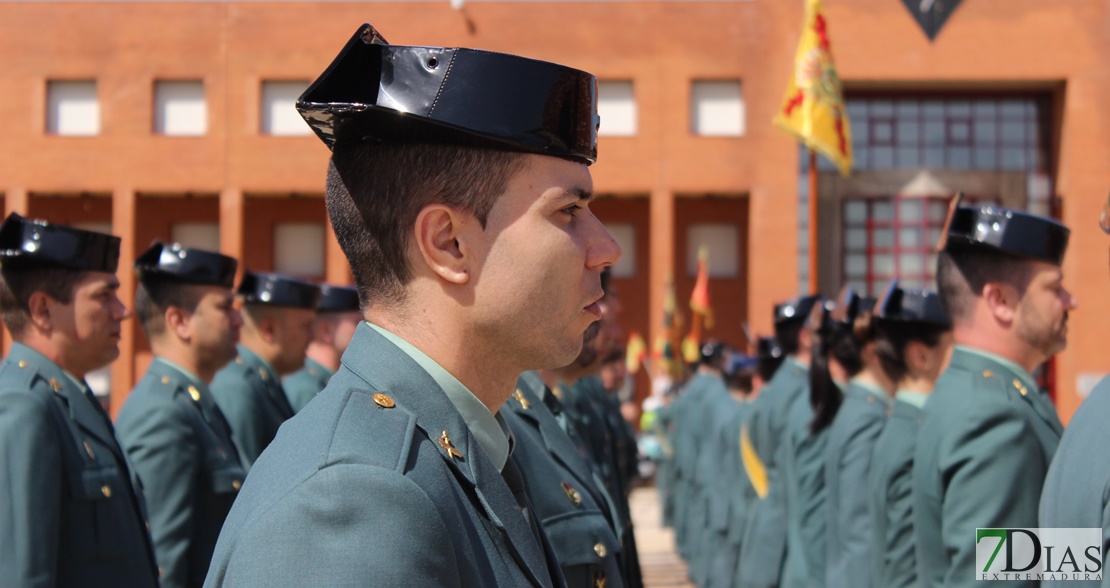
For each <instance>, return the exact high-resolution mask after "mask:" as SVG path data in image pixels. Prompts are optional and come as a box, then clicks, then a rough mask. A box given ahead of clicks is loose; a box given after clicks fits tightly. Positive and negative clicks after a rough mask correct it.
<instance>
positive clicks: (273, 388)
mask: <svg viewBox="0 0 1110 588" xmlns="http://www.w3.org/2000/svg"><path fill="white" fill-rule="evenodd" d="M239 356H240V357H242V358H243V361H245V362H247V364H248V367H250V368H251V369H252V370H254V371H255V372H257V373H258V376H259V378H261V379H262V389H263V390H265V393H266V394H265V395H266V397H267V398H268V399H269V400H270V402H271V403H273V405H274V408H275V409H277V411H278V414H280V415H281V418H283V419H287V420H288V419H291V418H293V407H292V405H290V404H289V399H288V398H286V397H285V390H284V389H283V388H282V387H281V381H280V380H279V379H278V376H277V374H275V373H274V372H273V370H271V369H270V366H268V365H266V362H265V361H263V360H262V358H261V357H259V356H258V355H257V354H255V353H254V352H253V351H251V350H250V349H248V348H246V347H244V346H242V345H240V346H239Z"/></svg>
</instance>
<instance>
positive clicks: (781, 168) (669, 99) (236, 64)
mask: <svg viewBox="0 0 1110 588" xmlns="http://www.w3.org/2000/svg"><path fill="white" fill-rule="evenodd" d="M802 5H803V2H801V0H750V1H743V0H722V1H714V2H692V1H660V2H632V1H629V2H624V1H619V2H618V1H582V2H565V1H546V2H545V1H504V2H484V1H470V2H465V3H464V4H462V6H461V7H459V8H454V7H452V6H451V4H450V3H449V2H447V1H446V0H444V1H442V2H439V1H437V2H423V1H411V2H402V1H398V2H363V3H354V2H300V3H298V2H269V1H265V2H162V1H156V2H73V3H66V2H52V1H39V2H0V32H2V35H0V63H3V64H4V67H3V68H0V120H2V121H3V125H2V128H3V129H4V133H3V134H2V135H0V193H2V195H3V206H4V209H5V210H6V211H19V212H22V213H25V214H29V215H32V216H38V217H43V218H47V219H49V220H52V221H56V222H68V223H79V224H84V225H86V226H91V227H94V228H100V229H108V228H110V229H111V230H112V231H113V232H114V233H116V234H118V235H120V236H122V237H123V239H124V241H123V250H122V258H123V259H121V267H127V266H128V265H129V264H130V262H131V260H132V259H133V257H134V255H135V254H136V253H138V252H139V251H141V250H142V249H143V248H145V246H146V245H147V244H148V243H149V242H150V241H151V240H152V239H154V238H161V239H179V240H184V241H187V242H189V243H192V244H194V245H207V246H210V247H219V248H220V249H221V250H222V251H224V252H225V253H228V254H231V255H235V256H237V257H239V258H240V259H242V260H243V261H244V265H245V266H246V267H250V268H252V269H257V270H271V269H273V270H279V271H287V272H290V273H296V274H299V275H302V276H305V277H309V278H314V279H327V280H329V281H335V282H344V281H347V280H348V279H349V273H348V270H347V267H346V262H345V260H344V258H343V256H342V254H341V253H340V252H339V250H338V248H337V246H336V245H335V243H334V241H333V239H332V238H331V237H330V235H329V234H328V229H327V227H326V218H325V214H324V210H323V206H322V199H321V197H322V190H323V179H324V170H325V164H326V158H327V150H326V149H325V148H324V147H323V145H322V144H320V142H319V141H318V140H316V139H315V138H314V137H312V136H310V135H308V134H307V127H302V126H298V125H299V124H300V123H299V122H298V121H297V120H296V119H295V118H291V114H292V113H291V112H290V111H291V107H290V104H291V100H292V99H293V98H294V97H295V96H296V94H297V92H298V91H299V89H301V88H303V87H304V85H305V84H306V83H307V82H308V81H310V80H311V79H313V78H314V77H315V76H316V75H317V74H319V73H320V72H321V71H322V70H323V68H324V67H325V66H326V65H327V64H328V63H329V62H330V60H331V58H332V57H333V56H334V55H335V54H336V52H337V51H338V49H339V48H340V47H341V46H342V44H343V42H344V41H345V40H346V39H347V38H348V37H349V36H350V34H351V33H352V32H353V31H354V30H355V29H356V28H357V26H358V25H359V24H361V23H363V22H372V23H373V24H374V25H375V26H377V27H378V28H379V29H380V30H381V31H382V32H383V33H384V34H385V36H386V37H387V38H388V39H389V40H390V41H391V42H393V43H398V44H428V45H448V46H469V47H479V48H485V49H490V50H495V51H506V52H512V53H519V54H523V55H527V56H531V57H536V58H540V59H546V60H551V61H557V62H560V63H564V64H568V65H572V66H575V67H579V68H582V69H585V70H588V71H591V72H593V73H595V74H596V75H597V76H598V78H599V79H600V80H601V81H602V85H601V98H602V116H603V123H602V130H603V137H602V139H601V143H600V159H599V161H598V163H597V164H596V165H594V166H593V167H592V171H593V173H594V179H595V187H596V190H597V192H598V193H599V194H600V195H602V197H601V198H600V199H599V200H598V201H597V203H596V205H595V206H594V208H595V210H596V211H597V214H598V215H599V216H600V217H601V218H602V219H603V220H604V221H606V223H607V224H609V225H610V226H611V228H612V229H613V232H614V234H616V235H617V236H618V238H619V239H620V240H621V242H622V245H623V246H624V248H625V250H626V256H627V257H626V260H625V261H624V262H623V264H622V265H621V266H620V268H618V272H617V276H618V278H617V281H616V283H617V285H618V286H619V288H620V292H621V296H622V300H623V306H624V315H623V317H622V321H623V322H624V324H625V326H626V328H627V329H629V330H637V331H639V332H641V333H645V334H646V335H648V337H649V340H650V339H651V337H652V336H653V335H654V334H656V333H657V331H658V329H659V325H660V319H661V315H662V311H663V289H664V288H663V287H664V284H665V283H666V281H667V279H668V276H671V275H673V276H674V279H675V282H676V286H677V292H678V299H679V301H680V304H681V305H682V306H683V307H685V301H686V300H687V299H688V296H689V293H690V290H691V288H692V286H693V272H692V269H693V260H694V259H695V256H696V249H697V247H698V245H700V244H708V245H709V246H710V253H711V260H710V261H711V266H712V270H713V276H714V277H713V279H712V281H711V296H712V300H713V306H714V311H715V314H716V319H717V320H716V326H715V327H714V328H713V329H712V330H710V331H709V334H710V335H712V336H716V337H719V338H721V339H723V340H725V341H728V342H730V343H732V344H734V345H743V343H744V337H743V334H742V333H743V325H745V324H747V325H749V326H750V328H751V330H752V332H754V333H768V332H769V331H770V308H771V304H772V303H773V302H774V301H776V300H780V299H783V298H787V297H790V296H794V295H796V294H797V293H798V292H799V287H800V285H804V284H806V283H807V281H808V277H807V275H806V267H807V265H808V264H807V259H806V244H807V243H806V240H807V231H806V226H807V222H808V219H807V218H806V217H807V214H806V206H805V202H806V200H805V199H806V197H807V194H805V191H806V187H805V181H804V178H805V176H804V173H805V171H804V169H803V165H802V164H803V162H804V157H800V151H799V149H798V147H797V145H796V143H795V142H794V141H793V140H792V139H790V138H789V137H787V136H786V135H784V134H782V133H781V132H779V131H777V130H775V129H774V128H773V127H772V126H771V124H770V120H771V118H772V116H773V114H774V112H775V111H776V109H777V108H778V106H779V102H780V100H781V98H782V92H783V90H784V89H785V86H786V82H787V78H788V76H789V73H790V70H791V67H792V61H793V57H794V50H795V45H796V43H797V39H798V34H799V30H800V26H801V19H802ZM826 8H827V16H828V20H829V23H830V35H831V41H832V47H833V50H834V53H835V56H836V60H837V65H838V67H839V70H840V74H841V77H842V78H843V80H844V82H845V86H846V89H847V92H848V99H849V105H850V113H851V116H852V119H853V120H852V123H853V135H854V143H855V147H856V150H857V153H858V154H859V156H858V161H857V166H856V173H855V174H854V175H853V176H852V177H851V178H848V179H841V178H839V177H837V176H836V175H835V174H833V173H832V172H831V168H829V169H824V168H822V169H823V171H822V174H821V188H820V190H819V199H820V200H819V205H820V219H821V220H820V222H819V223H818V228H819V243H820V245H821V246H820V248H819V251H820V253H819V256H820V257H819V267H820V270H819V282H820V288H821V290H822V291H824V292H825V293H835V291H836V290H837V289H838V288H839V286H840V284H841V283H843V282H845V281H848V282H851V283H853V284H855V285H857V286H859V287H861V288H863V289H872V288H873V287H874V285H875V284H879V283H882V282H885V281H886V280H887V279H888V278H889V277H891V276H893V275H901V276H902V277H903V278H905V279H908V280H910V281H914V280H919V281H920V282H921V283H927V282H928V280H929V279H930V273H929V266H930V261H931V260H930V258H929V252H928V250H929V245H930V243H931V241H932V239H933V237H934V236H935V232H936V231H937V229H938V221H937V220H936V213H935V212H933V213H931V212H930V211H933V210H935V209H936V208H937V207H938V206H940V204H939V202H940V201H939V200H937V198H936V197H940V196H943V195H944V193H947V192H948V191H952V190H964V191H965V192H967V193H968V194H970V195H971V196H973V197H975V198H978V199H982V200H985V201H997V202H1004V203H1006V204H1007V205H1010V206H1017V207H1021V208H1030V209H1032V210H1036V211H1039V212H1045V213H1053V214H1057V215H1059V216H1060V217H1061V218H1062V219H1063V220H1064V222H1066V223H1067V224H1068V225H1070V226H1071V227H1072V229H1073V234H1072V246H1071V251H1070V253H1069V255H1068V258H1067V262H1066V267H1065V271H1066V274H1067V276H1068V277H1067V281H1068V284H1069V285H1070V287H1071V288H1072V289H1073V290H1074V291H1075V292H1076V293H1077V294H1078V296H1079V298H1080V300H1081V301H1082V302H1083V306H1082V307H1081V308H1080V309H1079V310H1078V311H1077V313H1076V315H1075V316H1074V318H1075V319H1076V320H1074V321H1073V322H1072V325H1071V337H1070V339H1071V341H1070V346H1069V349H1068V350H1067V351H1066V352H1065V353H1063V354H1062V355H1061V356H1060V357H1059V358H1058V359H1057V361H1056V366H1055V368H1056V369H1055V371H1054V373H1053V374H1052V381H1053V384H1054V388H1055V391H1056V393H1057V404H1058V406H1059V408H1060V412H1061V415H1062V416H1063V418H1064V419H1067V418H1068V417H1069V416H1070V414H1071V413H1072V412H1073V411H1074V409H1075V407H1076V406H1077V405H1078V403H1079V402H1080V399H1081V392H1082V391H1083V390H1085V389H1087V388H1088V387H1089V385H1090V383H1091V381H1092V380H1093V379H1094V378H1097V377H1098V376H1099V375H1101V374H1102V373H1104V372H1106V371H1110V359H1107V358H1106V357H1105V354H1103V353H1102V352H1100V351H1098V349H1099V344H1100V340H1101V339H1103V338H1104V333H1106V332H1107V331H1108V329H1110V318H1107V317H1108V316H1110V314H1108V313H1107V312H1105V310H1104V309H1103V308H1101V307H1100V302H1099V301H1100V299H1101V298H1103V294H1104V292H1105V289H1106V287H1107V279H1108V276H1107V272H1106V270H1107V265H1106V250H1107V243H1106V240H1105V237H1104V236H1103V235H1102V234H1101V233H1100V232H1099V231H1098V229H1097V227H1096V224H1097V218H1098V214H1099V211H1100V208H1101V204H1102V202H1103V201H1104V198H1105V194H1106V189H1107V187H1108V186H1110V166H1107V165H1106V162H1107V161H1110V118H1108V116H1107V114H1106V108H1105V106H1104V105H1105V104H1107V103H1108V102H1110V69H1108V68H1107V67H1106V66H1105V63H1104V61H1103V59H1104V56H1106V55H1110V27H1108V26H1107V25H1108V23H1110V13H1108V11H1110V7H1108V6H1107V4H1106V3H1105V2H1103V1H1101V0H1071V1H1069V2H1042V1H1037V0H975V1H973V2H970V1H969V2H964V3H963V4H961V5H960V6H958V7H957V8H956V9H955V11H954V13H953V14H952V16H951V18H950V19H949V20H948V22H947V24H946V25H945V26H944V28H943V29H942V30H941V31H940V33H939V35H937V37H936V39H935V40H933V41H930V40H929V39H928V37H927V36H926V35H925V34H924V33H923V32H922V30H921V29H920V28H919V27H918V25H917V24H916V22H915V20H914V18H913V16H912V15H911V13H910V12H909V11H908V10H907V8H906V6H905V5H904V3H902V2H898V1H896V0H826ZM922 172H927V173H922ZM120 277H121V280H122V281H123V284H124V289H123V296H124V298H125V301H128V302H130V300H131V298H132V296H133V288H134V278H133V277H132V276H131V275H130V273H129V272H127V271H121V272H120ZM122 347H123V351H124V353H123V357H122V358H121V360H120V361H118V362H116V363H115V364H114V365H113V366H112V368H111V377H110V381H111V385H110V386H111V390H112V399H113V402H112V404H113V408H118V407H119V405H120V404H121V403H122V399H123V398H124V397H125V395H126V393H127V391H128V390H129V389H130V387H131V385H132V383H133V382H134V380H135V379H136V378H137V376H139V375H141V373H142V370H143V369H145V365H146V362H147V361H148V360H149V353H147V352H146V351H145V350H146V343H145V341H144V338H143V336H142V334H141V332H140V329H139V327H138V325H137V324H135V323H132V324H131V326H130V328H128V329H126V335H125V336H124V340H123V343H122Z"/></svg>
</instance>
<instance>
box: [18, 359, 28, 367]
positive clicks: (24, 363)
mask: <svg viewBox="0 0 1110 588" xmlns="http://www.w3.org/2000/svg"><path fill="white" fill-rule="evenodd" d="M19 367H21V368H24V367H27V362H25V361H23V360H22V359H21V360H19Z"/></svg>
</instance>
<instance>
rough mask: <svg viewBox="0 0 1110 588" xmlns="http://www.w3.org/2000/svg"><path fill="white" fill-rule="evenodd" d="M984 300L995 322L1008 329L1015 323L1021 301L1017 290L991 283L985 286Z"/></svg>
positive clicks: (998, 283) (1002, 284)
mask: <svg viewBox="0 0 1110 588" xmlns="http://www.w3.org/2000/svg"><path fill="white" fill-rule="evenodd" d="M982 298H983V301H985V302H986V303H987V308H988V309H989V310H990V313H991V316H993V317H994V320H996V321H998V322H999V323H1000V324H1002V325H1004V326H1007V327H1009V326H1010V325H1012V324H1013V323H1014V315H1015V314H1016V312H1017V307H1018V302H1020V299H1021V296H1019V295H1018V291H1017V289H1016V288H1014V287H1013V286H1011V285H1009V284H1005V283H1001V282H990V283H988V284H987V285H985V286H983V294H982Z"/></svg>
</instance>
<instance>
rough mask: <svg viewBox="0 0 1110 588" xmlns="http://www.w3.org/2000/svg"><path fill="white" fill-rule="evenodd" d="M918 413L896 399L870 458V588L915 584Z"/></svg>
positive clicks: (919, 421)
mask: <svg viewBox="0 0 1110 588" xmlns="http://www.w3.org/2000/svg"><path fill="white" fill-rule="evenodd" d="M922 418H923V413H922V412H921V409H920V408H917V407H916V406H914V405H912V404H910V403H908V402H905V401H902V400H895V401H894V407H893V408H892V409H891V413H890V419H889V420H888V421H887V423H886V426H884V427H883V432H882V433H881V434H880V435H879V441H878V443H876V444H875V453H874V455H873V456H872V458H871V473H870V476H869V478H870V481H869V486H870V492H869V495H870V497H871V505H870V507H871V585H872V586H878V587H880V588H911V587H913V586H916V585H917V554H916V551H915V546H916V543H915V542H914V536H913V535H914V534H913V454H914V447H915V446H916V445H917V431H918V429H919V428H920V426H921V420H922Z"/></svg>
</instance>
